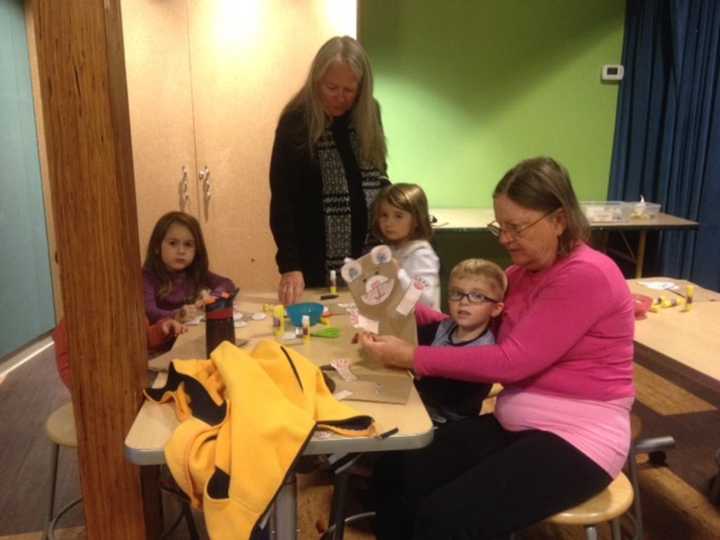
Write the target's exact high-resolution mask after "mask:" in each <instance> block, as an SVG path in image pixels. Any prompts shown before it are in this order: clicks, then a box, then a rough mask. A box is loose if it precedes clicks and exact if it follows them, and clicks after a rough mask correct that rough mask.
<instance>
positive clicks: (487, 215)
mask: <svg viewBox="0 0 720 540" xmlns="http://www.w3.org/2000/svg"><path fill="white" fill-rule="evenodd" d="M430 213H431V214H432V216H434V217H435V219H436V222H435V223H434V224H433V228H434V230H435V232H436V233H440V234H442V232H443V231H453V232H458V231H461V232H462V231H466V232H470V231H481V230H487V224H488V223H490V222H492V221H493V220H494V219H495V212H494V210H493V209H492V208H433V209H432V210H431V211H430ZM697 227H698V224H697V222H695V221H691V220H689V219H684V218H680V217H677V216H672V215H670V214H664V213H662V212H660V213H659V214H658V215H657V216H655V217H654V218H651V219H631V220H626V221H613V222H607V223H606V222H602V223H592V222H591V223H590V228H591V229H592V230H593V231H604V232H606V233H610V232H617V233H619V234H620V235H622V237H623V239H624V242H625V246H626V247H627V249H628V255H629V256H626V257H628V258H629V259H630V260H632V261H633V262H634V263H635V277H636V278H639V277H642V270H643V264H644V262H645V247H646V245H647V234H648V232H649V231H659V230H691V229H697ZM626 231H637V232H638V233H639V239H638V245H637V252H636V253H633V250H632V249H631V247H630V244H629V242H628V241H627V238H626V237H625V232H626Z"/></svg>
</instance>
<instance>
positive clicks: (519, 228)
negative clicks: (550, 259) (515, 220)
mask: <svg viewBox="0 0 720 540" xmlns="http://www.w3.org/2000/svg"><path fill="white" fill-rule="evenodd" d="M555 212H557V210H552V211H550V212H548V213H546V214H543V215H542V216H540V217H539V218H538V219H536V220H535V221H533V222H532V223H528V224H527V225H508V226H507V227H501V226H500V224H499V223H498V222H497V221H491V222H490V223H488V224H487V225H486V227H487V230H488V231H490V234H492V235H493V236H494V237H495V238H500V235H501V234H502V233H505V234H507V235H508V236H509V237H510V238H512V239H513V240H515V239H516V238H519V237H520V236H521V235H522V233H524V232H525V231H527V230H528V229H529V228H530V227H532V226H533V225H537V224H538V223H540V222H541V221H542V220H543V219H545V218H546V217H548V216H550V215H552V214H554V213H555Z"/></svg>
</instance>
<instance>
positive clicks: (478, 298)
mask: <svg viewBox="0 0 720 540" xmlns="http://www.w3.org/2000/svg"><path fill="white" fill-rule="evenodd" d="M463 298H467V300H468V302H470V303H471V304H482V303H483V302H492V303H493V304H497V303H499V302H500V300H495V299H493V298H490V297H489V296H485V295H484V294H483V293H479V292H475V291H470V292H462V291H458V290H457V289H450V291H448V300H450V301H451V302H461V301H462V299H463Z"/></svg>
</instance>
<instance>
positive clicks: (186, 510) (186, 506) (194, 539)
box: [182, 501, 200, 540]
mask: <svg viewBox="0 0 720 540" xmlns="http://www.w3.org/2000/svg"><path fill="white" fill-rule="evenodd" d="M182 513H183V516H185V523H186V524H187V528H188V533H189V534H190V540H198V539H199V538H200V536H199V535H198V532H197V528H195V520H194V519H193V515H192V511H191V510H190V503H188V502H187V501H183V502H182Z"/></svg>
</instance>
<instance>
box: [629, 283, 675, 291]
mask: <svg viewBox="0 0 720 540" xmlns="http://www.w3.org/2000/svg"><path fill="white" fill-rule="evenodd" d="M638 284H639V285H642V286H643V287H647V288H648V289H654V290H656V291H671V290H672V291H677V290H679V289H680V287H678V285H677V284H676V283H673V282H672V281H638Z"/></svg>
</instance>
